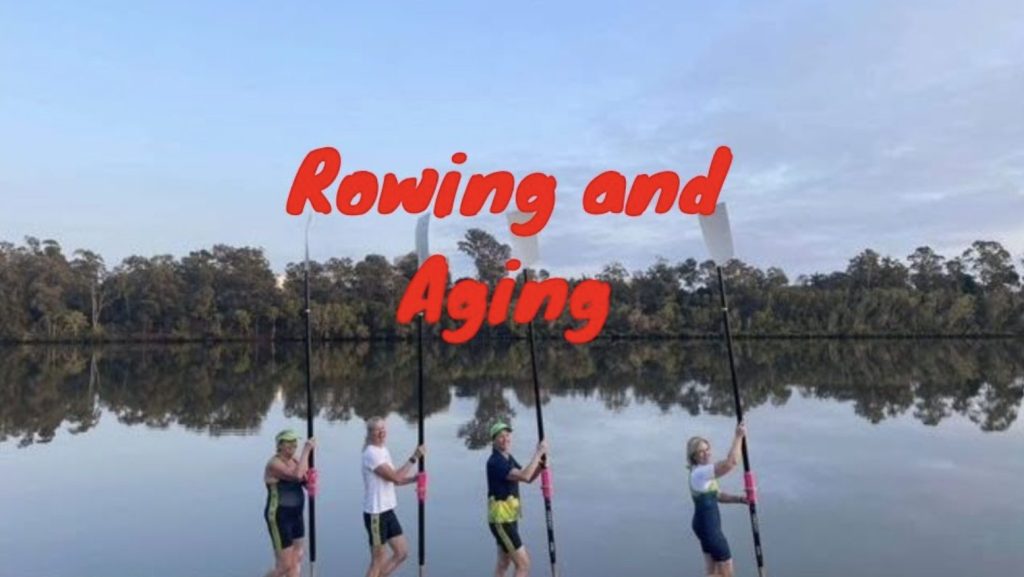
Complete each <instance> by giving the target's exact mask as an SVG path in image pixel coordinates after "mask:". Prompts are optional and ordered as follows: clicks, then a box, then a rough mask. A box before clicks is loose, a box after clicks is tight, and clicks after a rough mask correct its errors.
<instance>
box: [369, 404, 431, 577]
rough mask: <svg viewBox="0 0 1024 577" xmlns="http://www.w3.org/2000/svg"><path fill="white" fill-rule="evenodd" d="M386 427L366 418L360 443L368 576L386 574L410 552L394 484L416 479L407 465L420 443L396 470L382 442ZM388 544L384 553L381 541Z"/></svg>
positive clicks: (417, 454)
mask: <svg viewBox="0 0 1024 577" xmlns="http://www.w3.org/2000/svg"><path fill="white" fill-rule="evenodd" d="M387 436H388V430H387V425H386V424H385V422H384V419H383V418H380V417H374V418H372V419H370V420H368V421H366V444H365V446H364V447H363V490H364V492H363V524H364V525H366V532H367V533H368V534H369V537H370V568H369V570H367V572H366V575H367V577H387V576H388V575H391V574H392V573H394V572H395V570H396V569H398V567H399V565H401V564H402V562H403V561H405V559H406V557H408V555H409V545H408V543H407V542H406V540H405V536H404V535H402V526H401V525H400V524H399V523H398V517H397V516H396V515H395V507H396V506H397V505H398V499H397V498H396V496H395V485H410V484H413V483H415V482H416V473H411V474H410V469H412V467H413V466H414V465H415V464H416V462H417V460H418V459H419V458H420V457H421V456H423V446H422V445H421V446H419V447H417V448H416V451H415V452H413V454H412V456H411V457H409V459H408V460H407V461H406V462H405V463H403V464H402V466H401V467H400V468H399V469H398V470H395V465H394V463H392V462H391V453H390V452H389V451H388V448H387V447H386V446H384V443H385V441H386V440H387ZM385 544H386V545H389V546H390V547H391V557H390V558H389V557H388V556H387V549H386V548H385V547H384V545H385Z"/></svg>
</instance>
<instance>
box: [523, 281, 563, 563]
mask: <svg viewBox="0 0 1024 577" xmlns="http://www.w3.org/2000/svg"><path fill="white" fill-rule="evenodd" d="M523 280H524V282H529V281H530V273H529V271H528V270H524V271H523ZM526 334H527V339H528V340H529V342H530V368H531V370H532V372H533V398H534V404H535V405H536V406H537V435H538V437H539V438H540V440H541V441H543V440H544V412H543V409H542V408H541V398H540V377H539V376H538V372H537V344H536V340H535V339H534V336H533V321H532V320H531V321H530V322H529V323H528V324H527V326H526ZM540 466H541V468H542V469H546V468H547V455H545V456H544V457H542V458H541V462H540ZM544 474H545V481H544V482H547V479H548V478H549V477H548V476H549V475H550V472H549V471H545V473H544ZM544 518H545V522H546V523H547V532H548V559H549V560H550V561H551V576H552V577H558V565H557V563H556V554H555V518H554V513H552V511H551V497H550V488H548V487H545V488H544Z"/></svg>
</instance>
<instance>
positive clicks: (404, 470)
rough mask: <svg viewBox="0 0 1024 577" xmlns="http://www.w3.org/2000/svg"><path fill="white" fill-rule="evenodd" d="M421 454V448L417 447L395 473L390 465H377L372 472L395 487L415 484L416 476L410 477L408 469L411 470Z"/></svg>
mask: <svg viewBox="0 0 1024 577" xmlns="http://www.w3.org/2000/svg"><path fill="white" fill-rule="evenodd" d="M422 454H423V447H417V448H416V452H415V453H413V454H412V456H411V457H409V459H408V460H407V461H406V462H405V463H404V464H403V465H402V466H401V467H399V468H398V470H397V471H396V470H394V469H393V468H392V467H391V465H388V464H387V463H384V464H383V465H379V466H378V467H377V468H376V469H374V470H373V472H374V473H376V474H377V476H379V477H382V478H384V479H387V480H388V481H391V482H392V483H394V484H395V485H399V486H401V485H409V484H412V483H415V482H416V475H410V474H409V469H411V468H412V466H413V465H415V464H416V461H417V460H418V459H419V458H420V456H421V455H422Z"/></svg>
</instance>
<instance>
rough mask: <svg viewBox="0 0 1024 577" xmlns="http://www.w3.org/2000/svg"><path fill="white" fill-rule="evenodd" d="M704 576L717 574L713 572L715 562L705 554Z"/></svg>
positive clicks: (709, 576)
mask: <svg viewBox="0 0 1024 577" xmlns="http://www.w3.org/2000/svg"><path fill="white" fill-rule="evenodd" d="M704 574H705V575H707V576H708V577H711V576H712V575H717V574H718V573H716V571H715V560H714V559H712V558H711V555H708V554H707V553H705V554H704Z"/></svg>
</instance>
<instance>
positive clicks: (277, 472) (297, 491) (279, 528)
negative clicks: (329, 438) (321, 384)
mask: <svg viewBox="0 0 1024 577" xmlns="http://www.w3.org/2000/svg"><path fill="white" fill-rule="evenodd" d="M276 440H277V453H276V454H275V455H274V456H273V457H271V458H270V460H269V461H267V466H266V468H265V469H264V470H263V482H264V483H266V485H267V505H266V507H265V508H264V510H263V516H264V518H265V519H266V521H267V529H268V530H270V541H271V543H272V544H273V545H274V557H275V560H276V561H275V564H274V568H273V569H271V570H270V571H268V572H267V575H266V577H299V574H300V573H301V571H302V538H303V537H304V536H305V535H306V523H305V520H304V519H303V516H302V509H303V505H304V504H305V502H306V495H305V493H304V492H303V490H302V489H303V486H304V485H305V484H306V473H307V472H308V471H309V455H310V453H312V452H313V448H314V447H316V443H315V442H314V441H313V439H309V440H307V441H306V444H305V446H304V447H302V455H301V456H299V458H298V459H297V460H296V459H295V450H296V449H297V448H298V444H299V435H298V434H296V433H295V431H292V430H286V431H281V432H280V433H278V434H277V438H276Z"/></svg>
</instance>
